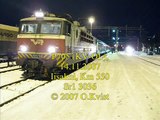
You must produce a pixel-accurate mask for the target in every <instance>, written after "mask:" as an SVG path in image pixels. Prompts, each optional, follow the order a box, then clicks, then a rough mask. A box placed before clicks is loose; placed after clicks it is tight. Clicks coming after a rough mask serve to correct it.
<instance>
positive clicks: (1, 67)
mask: <svg viewBox="0 0 160 120" xmlns="http://www.w3.org/2000/svg"><path fill="white" fill-rule="evenodd" d="M15 66H17V65H12V66H4V67H0V69H4V68H11V67H15Z"/></svg>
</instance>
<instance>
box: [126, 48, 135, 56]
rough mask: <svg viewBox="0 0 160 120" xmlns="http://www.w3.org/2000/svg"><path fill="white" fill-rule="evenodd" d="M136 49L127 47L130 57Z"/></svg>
mask: <svg viewBox="0 0 160 120" xmlns="http://www.w3.org/2000/svg"><path fill="white" fill-rule="evenodd" d="M134 51H135V50H134V48H133V47H131V46H127V47H126V53H127V54H128V55H130V56H131V55H133V53H134Z"/></svg>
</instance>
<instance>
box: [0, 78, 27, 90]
mask: <svg viewBox="0 0 160 120" xmlns="http://www.w3.org/2000/svg"><path fill="white" fill-rule="evenodd" d="M26 80H28V78H24V79H22V80H18V81H15V82H12V83H8V84H5V85H2V86H0V89H2V88H4V87H8V86H10V85H13V84H17V83H20V82H22V81H26Z"/></svg>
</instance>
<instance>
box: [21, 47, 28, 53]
mask: <svg viewBox="0 0 160 120" xmlns="http://www.w3.org/2000/svg"><path fill="white" fill-rule="evenodd" d="M19 50H20V51H21V52H27V50H28V47H27V46H25V45H21V46H20V47H19Z"/></svg>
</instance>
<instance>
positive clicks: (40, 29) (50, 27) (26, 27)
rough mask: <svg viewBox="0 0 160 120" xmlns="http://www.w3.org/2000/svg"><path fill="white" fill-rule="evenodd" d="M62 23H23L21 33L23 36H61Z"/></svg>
mask: <svg viewBox="0 0 160 120" xmlns="http://www.w3.org/2000/svg"><path fill="white" fill-rule="evenodd" d="M61 23H62V22H59V21H54V22H49V21H48V22H47V21H44V22H39V23H36V22H34V23H31V22H28V23H27V22H25V23H22V25H21V29H20V33H23V34H25V33H26V34H28V33H30V34H53V35H60V34H61V26H62V24H61Z"/></svg>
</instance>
